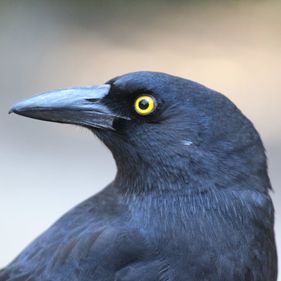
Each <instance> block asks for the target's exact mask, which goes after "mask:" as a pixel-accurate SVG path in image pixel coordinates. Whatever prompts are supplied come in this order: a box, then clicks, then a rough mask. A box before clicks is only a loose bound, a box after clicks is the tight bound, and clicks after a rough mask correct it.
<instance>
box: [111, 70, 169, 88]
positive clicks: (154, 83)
mask: <svg viewBox="0 0 281 281" xmlns="http://www.w3.org/2000/svg"><path fill="white" fill-rule="evenodd" d="M165 78H166V79H167V77H166V75H164V74H163V73H157V72H146V71H143V72H133V73H129V74H126V75H123V76H120V77H117V78H115V79H114V80H113V81H112V82H113V85H114V86H116V87H118V88H119V89H121V90H127V91H137V90H144V89H146V90H150V91H155V90H156V89H157V88H159V86H162V87H163V86H164V84H165V83H164V82H165V80H166V79H165Z"/></svg>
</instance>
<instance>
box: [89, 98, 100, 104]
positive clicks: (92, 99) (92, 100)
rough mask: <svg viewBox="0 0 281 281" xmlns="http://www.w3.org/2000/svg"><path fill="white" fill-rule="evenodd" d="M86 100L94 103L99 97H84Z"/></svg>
mask: <svg viewBox="0 0 281 281" xmlns="http://www.w3.org/2000/svg"><path fill="white" fill-rule="evenodd" d="M86 101H89V102H93V103H95V102H99V101H100V99H97V98H89V99H86Z"/></svg>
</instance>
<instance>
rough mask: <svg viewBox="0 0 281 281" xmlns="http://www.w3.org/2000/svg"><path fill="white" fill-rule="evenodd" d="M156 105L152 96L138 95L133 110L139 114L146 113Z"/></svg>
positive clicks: (150, 111)
mask: <svg viewBox="0 0 281 281" xmlns="http://www.w3.org/2000/svg"><path fill="white" fill-rule="evenodd" d="M156 105H157V104H156V100H155V99H154V98H153V97H152V96H140V97H138V98H137V99H136V101H135V111H136V112H137V113H138V114H140V115H148V114H151V113H152V112H153V111H154V110H155V109H156Z"/></svg>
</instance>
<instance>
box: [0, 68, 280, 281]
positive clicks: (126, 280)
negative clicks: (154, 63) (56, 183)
mask: <svg viewBox="0 0 281 281" xmlns="http://www.w3.org/2000/svg"><path fill="white" fill-rule="evenodd" d="M11 112H14V113H17V114H20V115H24V116H27V117H31V118H36V119H42V120H47V121H53V122H60V123H70V124H76V125H80V126H84V127H87V128H89V129H90V130H92V131H93V132H94V134H95V135H97V136H98V137H99V138H100V139H101V140H102V141H103V142H104V143H105V145H106V146H107V147H108V148H109V149H110V150H111V152H112V154H113V156H114V158H115V161H116V163H117V167H118V171H117V174H116V177H115V179H114V180H113V182H112V183H111V184H109V185H108V186H107V187H106V188H105V189H104V190H103V191H101V192H100V193H99V194H97V195H95V196H93V197H91V198H90V199H88V200H86V201H85V202H83V203H81V204H80V205H78V206H77V207H75V208H73V209H72V210H70V211H69V212H68V213H67V214H65V215H64V216H63V217H62V218H60V219H59V220H58V221H57V222H56V223H55V224H54V225H53V226H51V227H50V228H49V229H48V230H47V231H46V232H45V233H43V234H42V235H41V236H40V237H39V238H37V239H36V240H35V241H34V242H33V243H31V245H29V246H28V247H27V248H26V249H25V250H24V251H23V252H22V253H21V254H20V255H19V256H18V257H17V258H16V259H15V260H14V261H13V262H11V263H10V264H9V265H8V266H7V267H6V268H5V269H3V270H2V271H1V273H0V281H24V280H25V281H64V280H67V281H69V280H72V281H90V280H91V281H238V280H239V281H276V278H277V277H276V275H277V257H276V248H275V239H274V230H273V225H274V210H273V206H272V201H271V198H270V196H269V191H270V189H271V185H270V180H269V177H268V174H267V163H266V156H265V152H264V147H263V144H262V141H261V139H260V137H259V134H258V133H257V131H256V130H255V128H254V126H253V125H252V123H251V122H250V121H249V120H248V119H247V118H246V117H245V116H244V115H243V114H242V113H241V112H240V111H239V109H237V107H236V106H235V105H234V104H233V103H232V102H230V101H229V100H228V99H227V98H226V97H225V96H223V95H222V94H220V93H218V92H215V91H213V90H211V89H209V88H206V87H204V86H202V85H200V84H198V83H195V82H192V81H189V80H186V79H182V78H179V77H175V76H171V75H168V74H164V73H156V72H135V73H130V74H126V75H123V76H120V77H117V78H114V79H112V80H110V81H108V82H107V83H105V84H104V85H100V86H94V87H82V88H71V89H66V90H59V91H54V92H48V93H45V94H42V95H39V96H36V97H33V98H31V99H28V100H26V101H23V102H20V103H18V104H16V105H15V106H14V107H13V108H12V109H11ZM2 255H3V253H2Z"/></svg>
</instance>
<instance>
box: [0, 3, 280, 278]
mask: <svg viewBox="0 0 281 281" xmlns="http://www.w3.org/2000/svg"><path fill="white" fill-rule="evenodd" d="M280 34H281V1H258V0H256V1H254V0H252V1H250V0H249V1H247V0H244V1H242V0H241V1H237V0H236V1H171V2H170V1H129V0H128V1H125V0H123V1H121V0H114V1H83V0H81V1H70V0H68V1H63V0H61V1H48V0H45V1H36V0H34V1H30V0H25V1H19V0H17V1H16V0H9V1H3V0H1V1H0V62H1V64H0V87H1V88H0V89H1V90H0V92H1V94H0V134H1V138H0V222H1V229H0V238H1V239H0V268H1V267H3V266H5V265H6V264H7V263H8V262H9V261H10V260H11V259H12V258H14V257H15V256H16V255H17V254H18V253H19V251H20V250H22V249H23V248H24V247H25V246H26V245H27V244H28V243H29V242H30V241H31V240H33V239H34V238H35V237H36V236H37V235H38V234H40V233H41V232H42V231H43V230H45V229H46V228H47V227H48V226H49V225H50V224H51V223H53V222H54V221H55V220H56V219H57V218H58V217H59V216H60V215H62V214H63V213H65V212H66V211H67V210H68V209H69V208H71V207H72V206H74V205H75V204H77V203H79V202H80V201H82V200H84V199H86V198H87V197H89V196H91V195H92V194H94V193H96V192H97V191H98V190H100V189H101V188H103V187H104V186H105V185H106V184H107V183H109V182H110V181H111V180H112V179H113V177H114V175H115V164H114V162H113V159H112V157H111V154H110V152H109V151H108V150H107V149H106V148H105V147H104V146H103V145H102V144H101V143H100V142H99V141H98V140H97V139H96V138H95V137H94V136H93V135H92V134H91V133H90V132H88V131H87V130H85V129H81V128H77V127H74V126H68V125H59V124H52V123H47V122H40V121H37V120H31V119H30V120H27V119H25V118H21V117H19V116H16V115H11V116H9V115H8V114H7V113H8V110H9V108H10V107H11V105H12V104H13V103H14V102H16V101H18V100H20V99H23V98H26V97H29V96H31V95H33V94H35V93H40V92H43V91H46V90H51V89H56V88H63V87H69V86H75V85H76V86H77V85H91V84H97V83H102V82H104V81H106V80H108V79H109V78H112V77H114V76H116V75H119V74H123V73H126V72H130V71H136V70H156V71H162V72H168V73H171V74H174V75H178V76H182V77H186V78H189V79H192V80H195V81H198V82H200V83H202V84H205V85H207V86H209V87H210V88H214V89H216V90H218V91H220V92H222V93H224V94H225V95H227V96H228V97H229V98H230V99H231V100H232V101H234V102H235V103H236V104H237V105H238V107H239V108H240V109H242V111H243V112H244V113H245V114H246V115H247V116H248V117H249V118H250V119H251V120H252V121H253V122H254V124H255V125H256V127H257V129H258V131H259V132H260V133H261V136H262V138H263V141H264V144H265V146H266V149H267V155H268V159H269V173H270V176H271V180H272V184H273V187H274V192H273V193H272V197H273V200H274V203H275V208H276V236H277V241H278V244H279V245H280V246H281V171H280V163H281V134H280V132H281V110H280V102H281V93H280V88H281V77H280V74H281V71H280V66H281V56H280V51H281V36H280ZM280 250H281V249H280ZM279 252H280V251H279ZM280 280H281V279H280Z"/></svg>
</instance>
